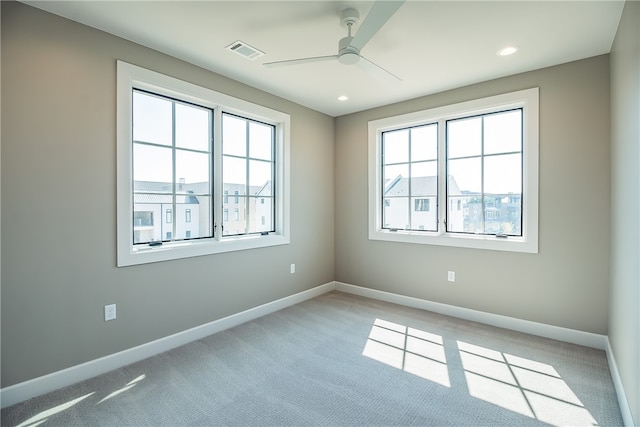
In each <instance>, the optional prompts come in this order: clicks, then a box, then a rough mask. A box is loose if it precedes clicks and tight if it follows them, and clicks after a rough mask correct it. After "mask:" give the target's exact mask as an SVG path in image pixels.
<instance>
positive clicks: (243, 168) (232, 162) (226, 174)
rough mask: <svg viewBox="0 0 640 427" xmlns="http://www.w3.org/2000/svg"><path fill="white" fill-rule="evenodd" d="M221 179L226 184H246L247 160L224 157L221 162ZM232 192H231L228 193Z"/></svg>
mask: <svg viewBox="0 0 640 427" xmlns="http://www.w3.org/2000/svg"><path fill="white" fill-rule="evenodd" d="M222 177H223V178H222V179H223V181H224V183H225V185H226V184H241V185H242V186H246V185H247V161H246V160H245V159H238V158H235V157H227V156H225V157H224V160H223V164H222ZM229 194H233V192H231V193H229Z"/></svg>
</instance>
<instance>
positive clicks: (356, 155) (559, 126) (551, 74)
mask: <svg viewBox="0 0 640 427" xmlns="http://www.w3.org/2000/svg"><path fill="white" fill-rule="evenodd" d="M536 86H538V87H539V88H540V179H539V188H540V191H539V193H540V199H539V202H540V210H539V228H540V234H539V239H540V240H539V253H538V254H522V253H508V252H498V251H486V250H474V249H464V248H452V247H443V246H428V245H415V244H403V243H391V242H381V241H370V240H368V239H367V220H366V218H367V121H368V120H373V119H379V118H383V117H388V116H394V115H398V114H403V113H408V112H412V111H419V110H423V109H427V108H432V107H437V106H443V105H448V104H452V103H457V102H462V101H467V100H472V99H476V98H481V97H486V96H491V95H497V94H500V93H505V92H510V91H515V90H520V89H526V88H531V87H536ZM609 137H610V128H609V60H608V56H607V55H604V56H599V57H595V58H590V59H586V60H582V61H578V62H573V63H569V64H565V65H560V66H556V67H552V68H546V69H542V70H539V71H534V72H529V73H525V74H520V75H515V76H511V77H507V78H502V79H498V80H493V81H489V82H485V83H481V84H476V85H473V86H468V87H463V88H460V89H456V90H451V91H448V92H444V93H440V94H435V95H431V96H426V97H422V98H418V99H414V100H411V101H406V102H402V103H398V104H395V105H389V106H385V107H381V108H377V109H373V110H369V111H365V112H361V113H356V114H352V115H348V116H343V117H339V118H338V119H337V120H336V165H335V168H336V178H335V183H336V235H335V243H336V280H337V281H340V282H345V283H349V284H353V285H359V286H365V287H369V288H373V289H377V290H382V291H387V292H394V293H398V294H402V295H407V296H411V297H417V298H422V299H427V300H431V301H437V302H441V303H446V304H452V305H455V306H460V307H466V308H470V309H476V310H481V311H485V312H490V313H497V314H501V315H506V316H513V317H516V318H520V319H526V320H531V321H536V322H541V323H546V324H551V325H556V326H561V327H567V328H572V329H578V330H582V331H587V332H593V333H598V334H606V333H607V314H608V313H607V301H608V289H609V288H608V281H609V180H610V179H609V176H610V158H609V155H610V153H609ZM448 270H453V271H455V272H456V282H455V283H450V282H447V271H448Z"/></svg>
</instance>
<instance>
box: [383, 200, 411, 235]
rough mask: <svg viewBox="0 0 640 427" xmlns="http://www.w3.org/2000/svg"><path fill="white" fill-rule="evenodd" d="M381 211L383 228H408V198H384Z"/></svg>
mask: <svg viewBox="0 0 640 427" xmlns="http://www.w3.org/2000/svg"><path fill="white" fill-rule="evenodd" d="M386 200H388V202H385V204H384V208H383V211H382V215H383V218H382V224H383V228H397V229H399V230H406V229H408V228H409V198H408V197H391V198H388V199H386Z"/></svg>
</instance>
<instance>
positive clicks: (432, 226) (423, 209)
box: [411, 196, 438, 231]
mask: <svg viewBox="0 0 640 427" xmlns="http://www.w3.org/2000/svg"><path fill="white" fill-rule="evenodd" d="M411 200H412V202H411V207H412V209H413V211H412V212H411V229H412V230H419V231H422V230H424V231H437V230H438V224H437V221H438V219H437V218H438V215H437V213H438V212H437V211H438V210H437V209H436V198H435V196H434V197H429V198H422V197H421V198H413V199H411Z"/></svg>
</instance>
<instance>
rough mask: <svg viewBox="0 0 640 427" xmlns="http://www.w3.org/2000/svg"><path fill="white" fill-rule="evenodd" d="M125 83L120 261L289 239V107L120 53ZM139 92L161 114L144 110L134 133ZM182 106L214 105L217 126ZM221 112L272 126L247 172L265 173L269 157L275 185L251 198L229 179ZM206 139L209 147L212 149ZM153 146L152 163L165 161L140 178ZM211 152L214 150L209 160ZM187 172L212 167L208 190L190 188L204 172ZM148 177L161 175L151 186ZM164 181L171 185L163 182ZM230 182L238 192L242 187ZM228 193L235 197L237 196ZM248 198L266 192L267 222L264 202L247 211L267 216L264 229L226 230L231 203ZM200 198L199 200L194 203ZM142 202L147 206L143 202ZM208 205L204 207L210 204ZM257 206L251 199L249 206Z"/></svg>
mask: <svg viewBox="0 0 640 427" xmlns="http://www.w3.org/2000/svg"><path fill="white" fill-rule="evenodd" d="M117 89H118V92H117V136H118V138H117V147H118V150H117V154H118V161H117V184H118V185H117V190H118V191H117V196H118V197H117V232H118V234H117V249H118V258H117V262H118V266H127V265H135V264H142V263H148V262H157V261H164V260H170V259H179V258H185V257H191V256H200V255H208V254H216V253H222V252H229V251H237V250H244V249H253V248H261V247H268V246H274V245H281V244H288V243H289V230H290V225H289V208H290V200H289V138H290V117H289V115H287V114H285V113H281V112H278V111H275V110H272V109H269V108H266V107H262V106H259V105H256V104H252V103H249V102H246V101H242V100H239V99H236V98H233V97H230V96H227V95H224V94H221V93H218V92H215V91H212V90H210V89H206V88H203V87H200V86H196V85H193V84H190V83H187V82H184V81H181V80H178V79H175V78H172V77H169V76H165V75H162V74H159V73H156V72H153V71H150V70H146V69H143V68H140V67H136V66H134V65H130V64H126V63H124V62H121V61H118V81H117ZM134 91H139V92H140V93H145V94H150V95H152V96H153V97H154V99H152V101H154V102H151V103H150V104H151V105H152V106H151V107H150V109H151V111H153V112H154V113H155V114H156V119H154V120H151V119H145V118H140V117H138V119H136V126H135V127H136V131H135V139H134V136H133V135H134V124H133V121H134V120H133V117H134V100H133V98H134ZM165 99H166V100H169V101H168V102H169V104H167V103H166V102H164V101H165ZM156 101H158V102H156ZM171 102H174V103H175V104H171ZM183 106H186V107H191V106H197V107H201V108H203V109H205V110H208V111H210V112H211V117H212V119H211V130H208V131H203V130H202V127H200V126H198V120H197V118H194V117H192V116H193V115H189V114H186V115H185V114H184V113H185V111H184V108H183ZM187 111H188V108H187ZM223 112H224V113H228V114H232V115H235V116H237V117H241V118H243V119H244V120H248V121H250V122H251V123H254V122H255V123H257V124H260V125H261V126H262V125H264V126H266V127H268V128H269V129H270V132H269V134H270V136H271V141H270V152H269V153H270V154H269V155H270V157H269V158H267V157H266V154H265V153H264V152H263V150H262V151H261V149H260V148H259V147H253V148H252V149H251V150H252V151H250V152H249V153H248V155H247V156H245V157H244V159H245V162H248V166H247V168H248V170H249V172H251V171H257V172H252V175H255V177H259V176H260V175H264V174H261V173H260V166H255V162H267V161H269V162H270V163H271V166H270V171H269V172H270V174H271V185H270V187H269V186H268V187H269V188H268V192H269V194H264V195H263V194H257V195H255V197H253V198H252V197H251V194H242V195H241V194H240V189H239V188H238V189H235V190H234V189H231V191H230V190H229V189H228V188H224V186H223V181H224V180H223V172H222V171H223V157H224V156H223V153H222V140H223V138H222V113H223ZM158 117H160V119H158ZM207 121H208V120H207ZM194 128H197V129H198V130H196V129H194ZM256 133H259V132H256ZM190 135H191V136H190ZM205 135H207V136H206V137H205ZM134 141H138V142H134ZM134 145H135V147H134ZM207 146H208V147H209V148H205V147H207ZM134 151H135V152H134ZM149 155H150V156H154V155H155V160H156V161H157V162H156V163H155V164H154V165H155V166H156V169H159V170H156V171H154V172H152V173H151V172H150V173H149V176H147V177H145V178H144V180H143V179H142V177H141V176H137V177H134V173H136V172H134V170H137V172H140V171H143V170H144V169H143V166H144V164H145V159H150V158H151V157H150V156H149ZM207 156H208V157H209V159H208V160H207V161H206V162H205V161H203V160H202V159H203V157H207ZM134 163H135V164H137V166H136V165H135V164H134ZM150 163H152V162H149V161H147V164H150ZM148 169H150V170H151V168H148ZM263 169H264V168H263ZM187 174H194V175H197V177H201V176H205V175H206V180H207V181H208V187H209V188H208V189H207V191H204V190H203V189H202V188H197V189H193V188H190V187H193V183H196V182H205V180H202V181H200V180H196V179H194V178H193V177H192V178H193V179H192V178H189V176H190V175H189V176H187ZM143 175H144V174H143ZM144 181H151V182H154V183H155V184H153V185H151V184H149V185H146V184H144ZM158 182H162V183H167V185H163V186H161V187H162V188H158V187H159V186H158V185H157V183H158ZM249 185H252V182H249ZM232 191H238V193H237V195H236V194H235V193H231V192H232ZM264 192H265V190H264V189H263V193H264ZM229 193H231V194H232V195H233V196H234V198H231V199H230V198H229V197H228V196H229ZM214 195H215V196H214ZM236 197H237V198H236ZM243 197H244V200H245V201H246V200H247V199H248V200H249V202H251V201H252V200H253V202H254V203H255V202H256V201H257V198H258V197H259V198H261V199H262V198H266V200H265V203H264V204H262V203H260V204H259V205H260V206H261V207H263V208H262V209H263V210H265V209H266V211H265V214H264V216H265V217H266V218H265V221H264V222H265V224H262V216H263V214H262V213H261V212H257V209H256V210H255V212H254V211H249V212H250V213H254V216H255V218H258V219H257V221H256V220H255V218H254V222H257V224H259V225H258V227H257V228H256V227H253V228H251V227H248V228H247V227H246V226H245V228H244V229H243V231H242V232H239V233H237V234H235V235H223V224H222V222H223V218H224V220H227V219H228V217H229V215H228V209H229V208H228V204H229V202H230V201H231V202H232V203H233V202H234V201H237V203H236V204H235V206H234V209H235V208H236V207H237V208H241V207H242V206H241V203H242V202H243ZM196 200H197V201H198V204H197V206H194V203H193V202H194V201H196ZM137 204H141V205H142V206H146V208H144V209H143V208H142V206H141V208H140V209H135V208H134V206H136V205H137ZM246 204H247V203H245V205H246ZM250 204H251V203H249V205H250ZM255 204H257V203H255ZM151 206H153V207H151ZM203 206H206V209H205V210H204V211H203ZM167 209H170V210H171V222H170V223H167V221H166V220H167V217H166V211H167ZM249 209H253V208H251V206H249ZM223 213H224V215H223ZM246 216H247V215H246V212H245V211H244V210H241V211H240V212H239V218H245V217H246ZM203 224H204V225H205V227H208V228H207V230H209V233H208V234H209V235H208V236H206V237H203V236H202V235H201V231H200V230H202V227H203ZM157 228H159V231H158V230H156V229H157ZM247 231H249V233H247ZM243 233H244V234H243ZM134 241H135V242H136V243H134ZM145 242H146V243H145ZM150 243H153V244H150Z"/></svg>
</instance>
